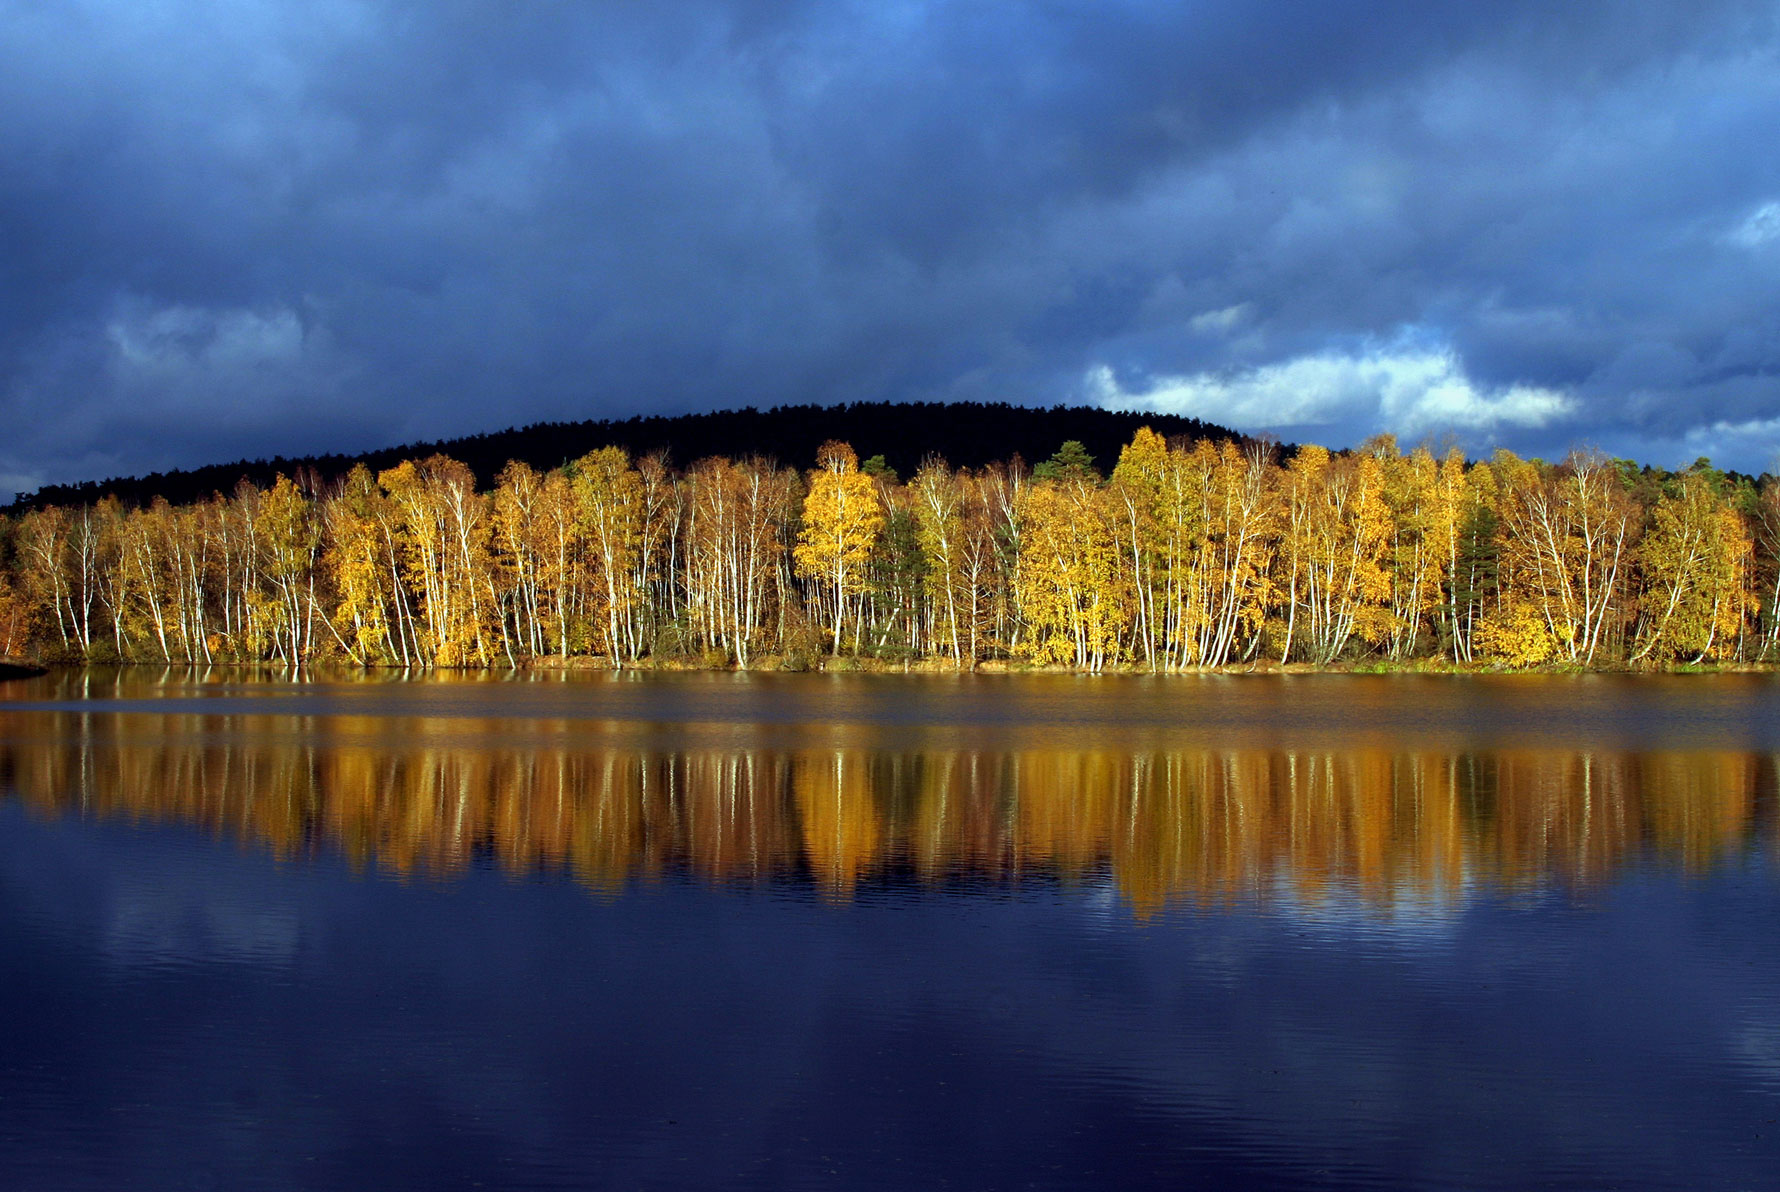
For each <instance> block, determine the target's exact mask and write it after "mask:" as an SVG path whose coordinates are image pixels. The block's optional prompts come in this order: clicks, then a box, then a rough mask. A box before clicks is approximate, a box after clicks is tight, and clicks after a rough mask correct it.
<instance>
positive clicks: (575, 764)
mask: <svg viewBox="0 0 1780 1192" xmlns="http://www.w3.org/2000/svg"><path fill="white" fill-rule="evenodd" d="M598 739H599V738H598V736H597V735H596V734H590V733H589V731H588V730H587V728H586V726H585V725H581V726H579V727H577V726H573V725H570V724H568V723H567V722H563V723H556V722H534V723H532V724H530V725H528V726H526V727H525V728H524V729H523V730H517V729H515V728H514V727H513V725H512V724H511V723H509V722H498V721H473V720H445V719H414V720H409V721H392V720H390V719H387V718H380V717H364V718H356V717H349V716H342V717H331V718H317V719H308V718H302V717H288V716H253V717H242V716H192V715H181V716H158V715H149V714H134V713H133V714H121V715H102V714H93V713H75V712H42V711H32V712H28V713H4V714H0V788H4V789H9V790H10V791H12V792H13V793H14V794H15V796H16V797H18V798H20V799H23V800H26V801H28V802H29V803H31V804H33V805H35V806H37V807H40V808H43V809H45V810H46V811H49V812H51V813H53V814H77V815H81V816H89V817H96V818H114V817H124V818H128V819H132V820H139V821H149V822H167V823H184V824H189V825H192V826H194V827H196V828H198V829H199V830H201V831H203V832H205V833H208V834H212V835H218V836H226V837H234V838H237V839H239V840H241V841H243V842H248V843H251V844H254V845H257V846H261V847H265V848H267V849H269V850H271V851H272V852H273V853H275V854H277V855H278V856H281V857H301V856H307V855H312V854H315V853H318V852H330V851H331V852H337V853H339V854H341V855H344V856H345V857H347V858H349V859H351V860H352V862H353V863H354V864H357V865H365V866H375V867H378V868H381V869H384V870H388V871H393V872H396V873H399V874H411V873H420V874H428V875H434V876H449V875H451V874H453V873H456V872H459V871H461V870H462V869H464V868H465V867H467V866H468V865H470V864H472V863H473V862H474V860H475V859H476V858H478V857H488V858H492V859H493V860H494V861H495V862H496V863H498V864H499V865H500V866H501V867H502V868H503V869H505V870H506V871H508V872H510V873H513V874H524V873H531V872H535V871H540V870H542V871H563V872H568V873H572V874H573V875H574V876H575V877H576V878H577V879H578V880H580V881H582V882H584V883H586V884H587V885H588V886H590V887H593V888H596V889H600V890H606V891H617V890H621V889H623V888H624V887H625V886H627V885H628V884H631V883H634V882H637V881H648V880H652V879H654V878H656V877H658V876H660V875H662V874H664V873H669V872H685V873H691V874H693V875H696V876H697V877H698V878H700V879H701V880H705V881H709V882H719V883H738V884H751V883H761V882H767V881H787V880H789V881H796V880H800V879H802V878H805V877H807V878H808V879H809V880H811V881H813V882H814V884H815V885H816V886H817V888H818V889H819V890H821V891H822V892H823V894H824V895H825V896H826V897H831V898H835V899H841V900H845V899H849V898H852V897H854V896H855V894H856V893H857V891H858V890H859V889H860V888H861V886H862V885H864V884H869V883H870V882H872V881H874V880H877V879H880V878H885V877H890V876H894V875H896V874H899V873H912V874H913V875H914V876H915V877H916V878H917V879H918V880H920V881H922V882H925V883H929V884H942V883H947V882H951V881H956V880H963V879H968V880H971V881H982V880H987V881H991V882H1002V883H1006V882H1018V881H1021V880H1024V879H1026V878H1029V877H1033V876H1042V877H1044V878H1046V879H1048V880H1055V881H1060V882H1063V883H1066V884H1074V883H1089V882H1098V881H1102V880H1104V879H1105V878H1107V877H1109V876H1110V878H1111V879H1112V880H1113V881H1114V882H1115V883H1116V885H1117V887H1118V889H1119V890H1120V891H1121V892H1122V894H1123V895H1124V897H1125V898H1126V899H1127V900H1128V902H1129V903H1130V905H1131V906H1132V907H1133V908H1134V909H1135V911H1136V912H1137V913H1139V914H1149V913H1152V912H1153V911H1155V910H1157V909H1158V908H1160V907H1163V906H1164V905H1166V904H1168V903H1170V902H1173V901H1180V900H1192V901H1199V902H1206V903H1219V902H1227V901H1231V900H1234V899H1239V898H1241V899H1252V898H1266V897H1270V896H1277V895H1281V894H1284V895H1288V896H1290V897H1291V898H1294V899H1297V900H1300V901H1307V902H1315V901H1318V900H1320V899H1324V898H1327V897H1330V896H1331V895H1332V894H1333V893H1335V892H1341V893H1342V894H1343V896H1348V895H1353V894H1357V895H1358V896H1361V897H1364V898H1368V899H1372V900H1375V901H1378V902H1381V903H1388V902H1391V901H1393V900H1396V899H1400V898H1409V897H1413V898H1417V899H1423V898H1437V899H1443V900H1450V899H1452V898H1454V897H1458V896H1461V895H1462V894H1463V892H1464V891H1465V890H1467V889H1470V888H1473V887H1476V886H1479V885H1482V886H1493V887H1518V886H1540V885H1547V884H1552V883H1557V884H1561V885H1566V886H1586V885H1589V884H1592V883H1596V882H1600V881H1602V880H1604V879H1606V878H1608V877H1610V876H1611V875H1612V874H1613V873H1614V872H1615V870H1616V869H1618V868H1619V867H1621V866H1623V865H1625V864H1627V863H1628V862H1630V861H1632V860H1634V859H1636V858H1638V857H1639V856H1641V855H1644V854H1646V853H1648V854H1652V855H1655V856H1658V857H1661V858H1664V859H1667V860H1670V861H1672V862H1675V863H1679V864H1681V865H1684V866H1686V867H1688V868H1690V869H1703V868H1705V867H1708V866H1710V865H1712V864H1714V863H1715V862H1716V861H1718V860H1719V859H1721V858H1724V857H1726V856H1734V855H1737V854H1739V853H1741V852H1742V851H1743V850H1745V849H1747V848H1748V847H1750V846H1751V844H1752V843H1754V842H1756V841H1757V840H1758V839H1761V838H1765V837H1767V836H1769V835H1771V833H1772V824H1773V815H1772V811H1771V808H1772V804H1773V796H1774V788H1775V775H1776V759H1775V758H1774V757H1771V756H1766V755H1758V754H1749V753H1740V752H1729V751H1723V752H1673V751H1670V752H1659V751H1652V752H1642V753H1633V752H1607V751H1603V752H1583V751H1577V750H1565V749H1529V750H1522V751H1515V750H1509V751H1490V752H1438V751H1428V750H1422V751H1416V750H1395V751H1393V750H1392V749H1389V748H1386V747H1383V746H1374V745H1365V746H1359V747H1355V748H1350V749H1345V750H1322V751H1290V750H1266V749H1230V750H1213V749H1158V750H1150V751H1124V750H1110V749H1081V748H1073V749H1071V748H1057V749H1041V748H1036V749H1023V750H976V751H973V750H966V749H937V750H933V751H926V752H922V751H902V752H898V751H887V750H874V749H867V748H823V749H801V748H793V749H697V750H682V751H678V752H650V751H646V750H638V749H629V748H622V747H615V746H602V745H600V744H595V743H589V742H597V741H598Z"/></svg>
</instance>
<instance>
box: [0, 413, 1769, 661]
mask: <svg viewBox="0 0 1780 1192" xmlns="http://www.w3.org/2000/svg"><path fill="white" fill-rule="evenodd" d="M810 462H811V464H812V465H813V466H811V467H810V468H808V469H807V470H804V469H799V468H795V467H789V466H785V465H781V464H779V463H777V462H775V461H774V460H773V459H771V458H770V457H767V456H763V455H758V454H750V455H746V456H739V457H738V456H731V455H721V454H713V455H708V456H706V457H705V458H702V459H699V460H697V461H696V462H693V463H691V464H690V465H688V466H685V467H675V466H672V465H671V464H670V462H669V460H668V457H667V456H666V455H665V453H662V452H652V453H650V454H645V455H635V454H633V453H632V452H631V451H629V450H627V449H626V448H625V447H623V446H619V445H607V446H600V447H597V448H594V449H592V450H589V451H587V452H586V453H584V454H582V455H580V456H579V457H578V458H575V459H573V460H570V461H568V462H567V463H565V464H563V465H562V466H558V467H551V468H548V469H541V468H539V467H536V466H534V465H532V464H530V463H527V462H524V461H519V460H516V461H513V462H509V463H507V464H506V465H505V466H504V467H502V468H501V469H500V470H499V471H498V472H497V473H495V474H494V475H492V476H484V477H479V476H478V475H477V474H476V473H475V472H474V471H473V470H472V469H471V468H470V467H469V466H468V465H466V464H465V463H464V462H462V461H460V460H457V459H454V458H452V457H450V456H447V455H444V454H433V455H428V456H426V457H424V458H410V459H404V460H401V461H400V462H397V463H394V464H393V465H392V466H388V467H385V468H382V469H380V470H374V469H373V468H371V467H369V466H367V465H366V464H365V463H362V462H361V463H359V464H357V465H355V466H354V467H353V468H352V469H351V470H350V471H349V472H347V473H346V474H345V475H343V476H340V477H337V478H334V479H325V480H324V479H321V478H319V477H318V476H317V475H315V474H314V473H309V474H308V475H307V476H306V477H304V478H302V479H296V478H293V477H292V476H289V475H282V474H280V475H277V476H275V477H274V478H273V479H272V480H271V481H270V482H269V483H264V484H259V483H255V482H253V481H252V480H251V479H243V480H242V481H241V482H240V483H239V485H238V486H237V487H236V488H235V489H234V491H233V492H231V493H228V494H227V495H224V494H221V493H214V494H212V495H211V496H209V497H208V498H205V499H201V500H188V501H184V502H181V503H177V504H175V503H171V502H169V501H168V500H167V499H165V498H164V497H157V498H155V499H153V500H150V501H147V502H144V503H139V504H129V503H126V502H125V501H123V500H120V499H119V498H118V497H117V496H116V495H107V496H105V497H103V498H101V499H99V500H97V501H93V502H90V503H83V504H43V505H38V506H36V507H28V508H23V509H22V510H19V511H16V512H15V514H14V515H12V516H8V517H5V518H0V654H3V655H9V656H13V657H21V658H31V659H36V660H39V661H43V662H49V663H80V662H88V663H103V662H119V661H126V662H153V663H202V664H221V663H262V664H264V663H269V664H275V665H278V666H282V667H297V666H303V665H310V664H324V663H325V664H330V665H341V666H351V667H404V668H431V667H478V668H480V667H518V666H528V665H531V666H536V665H567V664H574V663H579V664H582V665H603V666H611V667H617V668H626V667H644V666H654V667H661V666H700V667H740V668H760V669H789V670H800V669H811V668H822V667H829V668H859V667H884V668H888V667H905V666H906V667H913V666H920V667H922V668H926V669H934V668H945V669H958V670H971V669H976V668H979V667H983V666H985V665H989V666H995V667H1006V666H1050V667H1062V668H1070V669H1077V670H1082V671H1103V670H1141V671H1175V670H1183V669H1197V668H1219V667H1238V666H1240V667H1256V666H1269V667H1272V666H1310V667H1355V666H1358V667H1370V666H1403V667H1426V666H1452V667H1458V668H1466V667H1479V668H1527V667H1548V668H1560V669H1618V668H1632V669H1639V668H1658V667H1676V666H1695V665H1701V666H1714V665H1740V664H1763V663H1769V662H1772V661H1774V660H1775V659H1776V658H1777V657H1780V649H1777V646H1780V484H1777V482H1775V481H1773V480H1771V479H1766V478H1764V479H1763V481H1761V482H1759V483H1758V482H1756V481H1754V480H1751V479H1749V478H1745V477H1737V476H1727V475H1725V474H1724V473H1721V472H1719V471H1717V470H1715V469H1714V468H1712V467H1711V465H1710V464H1709V463H1708V462H1707V461H1705V460H1701V461H1699V462H1698V463H1696V464H1695V465H1694V466H1693V467H1690V468H1688V469H1686V470H1684V471H1679V472H1664V471H1657V470H1653V469H1643V468H1639V467H1637V466H1636V465H1634V464H1631V463H1629V462H1626V461H1623V460H1615V459H1612V458H1609V457H1607V456H1605V455H1602V454H1600V453H1598V452H1591V451H1584V450H1578V451H1575V452H1573V453H1571V454H1570V455H1569V456H1568V457H1567V458H1565V459H1564V460H1562V461H1560V462H1557V463H1547V462H1544V461H1540V460H1536V459H1521V458H1518V457H1516V456H1514V455H1512V454H1510V453H1508V452H1505V451H1503V452H1498V453H1496V455H1495V456H1493V457H1492V458H1490V459H1488V460H1476V461H1473V460H1468V459H1467V458H1465V456H1464V455H1463V454H1462V453H1461V452H1459V451H1457V450H1456V449H1455V450H1452V451H1450V452H1447V453H1445V454H1443V455H1440V456H1436V455H1435V454H1434V452H1432V451H1431V450H1430V449H1428V448H1426V447H1417V448H1414V449H1412V450H1409V451H1404V450H1402V449H1401V448H1400V447H1399V446H1398V444H1397V443H1396V441H1395V440H1394V439H1392V438H1390V437H1388V436H1383V437H1379V438H1376V439H1374V440H1371V441H1369V442H1368V443H1366V444H1364V445H1363V446H1361V447H1359V448H1357V449H1354V450H1351V451H1343V452H1331V451H1329V450H1327V449H1325V448H1322V447H1318V446H1315V445H1305V446H1300V447H1297V448H1295V449H1293V450H1291V451H1289V452H1286V451H1282V450H1280V449H1279V448H1278V447H1276V446H1274V445H1271V444H1268V443H1265V442H1253V441H1240V440H1236V439H1233V438H1228V437H1226V438H1222V439H1215V438H1194V437H1189V436H1185V435H1177V436H1173V437H1167V438H1165V437H1164V436H1163V435H1162V434H1160V433H1158V432H1157V431H1156V430H1154V429H1152V428H1151V427H1149V426H1142V427H1140V428H1139V429H1137V430H1136V432H1135V433H1134V434H1133V435H1132V436H1131V437H1130V439H1129V440H1128V441H1127V442H1125V443H1124V444H1123V446H1122V447H1120V448H1119V450H1118V452H1117V456H1116V459H1111V460H1108V461H1107V463H1108V464H1110V466H1108V467H1104V468H1102V467H1099V466H1097V463H1099V461H1097V459H1096V458H1095V455H1094V453H1093V452H1091V451H1090V450H1089V449H1088V448H1087V447H1085V446H1084V445H1083V444H1082V443H1081V442H1079V441H1075V440H1070V441H1066V442H1064V443H1063V445H1062V447H1061V448H1059V449H1058V450H1057V451H1056V452H1055V453H1054V454H1053V455H1051V456H1050V457H1049V458H1048V459H1044V460H1043V461H1041V462H1039V463H1038V464H1037V465H1036V466H1032V467H1028V466H1027V465H1026V464H1025V463H1024V462H1022V461H1021V459H1020V458H1019V457H1018V456H1014V457H1012V458H1011V459H1009V460H1007V461H1005V462H988V463H984V464H981V465H978V466H968V467H966V466H954V465H952V464H949V463H948V462H946V460H944V459H942V458H940V457H939V456H937V455H935V456H929V457H926V458H924V459H922V460H921V461H920V462H919V463H918V465H917V466H916V467H914V469H913V470H912V472H910V474H908V475H906V476H904V475H901V474H899V472H898V471H897V469H896V468H894V467H892V466H891V464H890V463H889V462H887V461H886V459H885V458H884V457H883V456H882V455H874V456H872V457H870V458H867V459H865V460H864V461H861V460H860V459H859V458H858V456H857V455H856V453H855V452H854V450H853V448H852V447H851V446H849V445H848V444H847V443H845V442H841V441H829V442H826V443H823V444H821V445H820V446H819V447H818V448H817V450H816V451H815V452H814V457H813V459H811V461H810ZM589 660H591V661H589Z"/></svg>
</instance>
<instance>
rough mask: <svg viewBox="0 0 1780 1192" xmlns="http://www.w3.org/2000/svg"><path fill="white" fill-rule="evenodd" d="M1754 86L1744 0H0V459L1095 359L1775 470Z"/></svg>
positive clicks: (223, 447)
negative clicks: (617, 0)
mask: <svg viewBox="0 0 1780 1192" xmlns="http://www.w3.org/2000/svg"><path fill="white" fill-rule="evenodd" d="M1775 127H1780V10H1777V7H1776V5H1775V4H1774V3H1773V2H1772V0H1764V2H1760V3H1757V2H1753V0H1705V2H1702V3H1700V4H1696V5H1689V6H1686V7H1685V8H1681V7H1679V6H1663V5H1645V6H1628V5H1625V4H1620V3H1609V2H1607V0H1578V2H1577V3H1574V4H1569V5H1565V6H1563V8H1562V10H1561V11H1554V10H1553V9H1552V8H1551V6H1549V5H1545V4H1534V3H1532V2H1531V0H1506V2H1505V3H1501V4H1496V5H1490V6H1487V7H1481V6H1477V5H1474V4H1461V3H1457V2H1456V0H1452V2H1440V0H1435V2H1432V3H1430V2H1426V0H1424V2H1421V3H1413V4H1412V3H1408V2H1407V0H1404V2H1397V0H1386V2H1385V3H1382V4H1380V3H1376V2H1374V3H1368V4H1360V3H1357V2H1355V0H1333V2H1331V3H1327V4H1322V5H1316V6H1311V7H1309V8H1306V7H1304V6H1278V7H1273V6H1257V5H1252V4H1239V3H1235V2H1234V0H1214V2H1212V3H1207V4H1199V5H1192V6H1182V5H1178V4H1166V3H1161V2H1160V0H1114V2H1112V3H1108V4H1101V5H1093V6H1088V7H1079V8H1078V7H1071V6H1061V7H1059V6H1055V5H1048V4H1038V3H1030V4H1028V3H1009V4H1005V5H992V6H985V5H980V4H972V3H964V2H962V0H954V2H942V0H931V2H920V0H909V2H907V3H897V4H864V3H857V4H855V3H838V4H821V5H814V4H804V3H771V4H767V3H762V2H759V0H727V2H726V0H664V3H661V4H656V5H650V6H647V7H645V6H633V5H537V6H525V7H522V8H518V9H515V8H514V7H513V6H510V5H506V4H498V3H494V2H493V0H454V2H452V3H445V4H416V3H411V2H408V0H321V2H315V0H307V2H303V3H298V2H296V0H254V2H252V3H243V4H233V5H214V4H209V3H201V2H199V0H170V2H169V3H166V4H158V5H141V4H133V3H125V2H123V0H68V2H67V3H61V4H55V5H48V4H36V3H30V2H29V0H11V2H10V3H9V2H7V0H0V246H4V250H3V251H0V422H3V424H4V425H5V426H6V427H7V429H8V433H7V434H6V435H5V436H3V437H0V486H6V485H10V486H12V487H15V488H16V487H31V486H34V485H35V484H36V483H41V482H47V481H60V480H78V479H85V478H91V477H93V476H96V475H102V474H106V473H111V472H117V471H141V470H145V469H148V468H158V467H167V466H177V465H183V464H196V463H203V462H208V461H214V460H218V459H224V458H232V457H237V456H242V455H249V456H252V455H263V454H270V453H274V452H279V451H304V450H318V449H356V448H363V447H370V446H374V445H379V444H385V443H390V442H395V441H401V440H403V439H411V438H416V437H423V436H424V437H436V436H440V435H448V434H457V433H467V432H474V431H478V430H486V429H494V428H497V427H502V426H506V425H511V424H514V423H521V422H528V421H535V420H538V419H545V418H578V417H607V416H624V415H628V414H631V413H640V412H681V411H692V410H701V409H711V408H718V407H725V406H736V405H744V404H774V403H780V402H804V401H822V402H833V401H855V400H879V399H889V400H897V399H923V400H936V399H947V398H960V399H977V400H995V401H1017V402H1028V403H1032V404H1053V403H1056V402H1060V401H1071V400H1080V399H1081V398H1082V397H1083V396H1084V394H1088V395H1092V396H1095V397H1096V398H1097V399H1103V400H1113V401H1132V402H1139V403H1141V402H1145V401H1153V402H1157V403H1169V408H1182V409H1188V408H1190V409H1191V410H1192V411H1193V412H1195V413H1197V414H1199V415H1200V416H1201V417H1205V418H1208V419H1212V420H1214V421H1218V422H1223V423H1230V424H1234V425H1236V426H1238V427H1240V428H1242V429H1250V430H1254V429H1265V428H1276V429H1284V428H1289V427H1305V428H1314V429H1315V431H1316V437H1317V438H1318V439H1319V440H1320V441H1325V442H1328V443H1330V444H1331V445H1335V446H1339V445H1345V444H1347V443H1350V442H1355V441H1358V440H1359V439H1360V438H1363V437H1364V436H1365V435H1367V434H1370V433H1373V432H1374V431H1376V430H1379V429H1388V430H1392V431H1394V432H1396V433H1398V434H1399V435H1401V436H1416V435H1420V434H1438V433H1442V432H1445V431H1451V432H1453V433H1456V434H1459V435H1461V436H1463V437H1464V438H1465V439H1466V441H1467V442H1475V443H1476V444H1478V445H1479V446H1480V447H1481V446H1486V445H1488V444H1490V443H1497V442H1499V443H1502V444H1503V445H1507V446H1511V447H1514V448H1515V449H1517V450H1521V451H1526V452H1529V453H1535V454H1546V455H1555V454H1561V452H1562V451H1563V450H1564V448H1565V447H1566V446H1567V445H1569V444H1570V443H1572V442H1575V441H1579V440H1587V441H1589V442H1593V443H1596V444H1598V445H1601V446H1603V447H1606V448H1607V449H1609V450H1624V451H1636V452H1637V453H1639V454H1640V456H1641V457H1642V458H1646V459H1649V460H1652V461H1653V462H1664V463H1676V462H1680V463H1685V462H1688V461H1690V460H1691V459H1692V458H1693V455H1695V454H1698V450H1697V448H1699V447H1700V446H1701V445H1703V444H1709V445H1711V446H1712V447H1713V448H1714V450H1715V452H1716V453H1721V462H1722V463H1725V464H1727V465H1730V466H1735V467H1740V468H1745V469H1749V470H1761V469H1763V468H1766V467H1769V466H1771V465H1772V464H1773V462H1774V455H1775V452H1776V450H1777V449H1780V435H1777V433H1776V430H1775V419H1776V418H1777V417H1780V158H1777V157H1776V156H1775V155H1773V154H1771V153H1764V152H1760V151H1759V147H1760V146H1763V145H1766V144H1767V143H1768V142H1769V141H1770V140H1771V139H1772V130H1773V129H1774V128H1775ZM1405 329H1408V330H1407V331H1406V330H1405ZM1084 378H1088V381H1087V383H1086V385H1085V386H1084ZM1159 408H1160V407H1159Z"/></svg>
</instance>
